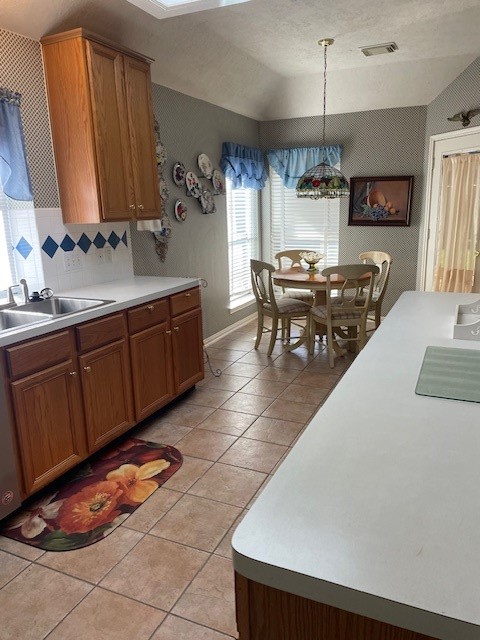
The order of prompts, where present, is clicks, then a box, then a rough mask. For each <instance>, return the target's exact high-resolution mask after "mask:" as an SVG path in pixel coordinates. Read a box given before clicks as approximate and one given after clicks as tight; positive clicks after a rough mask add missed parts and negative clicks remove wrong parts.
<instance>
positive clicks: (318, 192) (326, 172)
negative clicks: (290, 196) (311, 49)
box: [296, 38, 350, 200]
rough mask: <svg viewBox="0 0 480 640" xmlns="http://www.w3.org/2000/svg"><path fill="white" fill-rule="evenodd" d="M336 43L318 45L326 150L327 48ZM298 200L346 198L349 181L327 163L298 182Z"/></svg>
mask: <svg viewBox="0 0 480 640" xmlns="http://www.w3.org/2000/svg"><path fill="white" fill-rule="evenodd" d="M333 43H334V40H333V39H332V38H323V40H319V41H318V44H319V45H321V46H322V47H323V142H322V144H323V148H324V149H325V120H326V107H327V47H328V46H329V45H331V44H333ZM324 154H325V151H324ZM296 191H297V198H312V199H313V200H318V199H319V198H344V197H346V196H348V195H349V193H350V192H349V187H348V180H347V179H346V178H345V176H344V175H343V174H342V173H341V172H340V171H338V169H335V167H331V166H330V165H329V164H328V163H327V162H325V161H324V162H321V163H320V164H317V166H315V167H312V168H311V169H308V170H307V171H305V173H304V174H303V176H302V177H301V178H300V180H299V181H298V182H297V189H296Z"/></svg>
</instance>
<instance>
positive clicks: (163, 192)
mask: <svg viewBox="0 0 480 640" xmlns="http://www.w3.org/2000/svg"><path fill="white" fill-rule="evenodd" d="M158 187H159V189H160V198H161V199H162V200H163V202H166V201H167V200H168V198H169V197H170V191H169V190H168V187H167V183H166V182H165V178H164V177H163V176H160V178H159V180H158Z"/></svg>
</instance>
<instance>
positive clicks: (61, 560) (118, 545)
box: [38, 527, 143, 583]
mask: <svg viewBox="0 0 480 640" xmlns="http://www.w3.org/2000/svg"><path fill="white" fill-rule="evenodd" d="M142 535H143V534H142V533H139V532H138V531H133V530H132V529H124V528H123V527H117V528H116V529H115V531H113V532H112V533H111V534H110V535H108V536H107V537H106V538H104V539H103V540H100V541H99V542H97V543H95V544H91V545H90V546H88V547H84V548H83V549H76V550H75V551H65V552H63V553H58V552H55V551H47V553H46V554H45V555H43V556H42V557H41V558H40V559H39V560H38V562H39V563H40V564H43V565H45V566H46V567H49V568H50V569H56V570H57V571H61V572H62V573H68V575H70V576H74V577H75V578H80V579H81V580H87V581H88V582H95V583H97V582H100V580H101V579H102V578H103V577H104V576H105V575H106V574H107V573H108V572H109V571H110V569H112V568H113V567H114V566H115V565H116V564H117V562H119V561H120V560H121V559H122V558H123V557H124V556H126V555H127V553H128V552H129V551H130V549H132V548H133V547H134V546H135V545H136V544H137V542H138V541H139V540H141V538H142Z"/></svg>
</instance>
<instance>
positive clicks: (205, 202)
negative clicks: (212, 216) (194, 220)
mask: <svg viewBox="0 0 480 640" xmlns="http://www.w3.org/2000/svg"><path fill="white" fill-rule="evenodd" d="M199 202H200V206H201V207H202V213H215V211H216V210H217V209H216V207H215V200H214V199H213V193H212V192H211V191H210V189H203V191H202V193H201V194H200V200H199Z"/></svg>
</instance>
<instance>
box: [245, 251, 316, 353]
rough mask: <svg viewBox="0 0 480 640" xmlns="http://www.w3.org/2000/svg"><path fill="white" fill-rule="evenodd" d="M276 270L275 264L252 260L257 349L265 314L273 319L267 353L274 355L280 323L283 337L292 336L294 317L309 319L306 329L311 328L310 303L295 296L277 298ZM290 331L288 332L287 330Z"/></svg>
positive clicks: (262, 330) (251, 270) (265, 328)
mask: <svg viewBox="0 0 480 640" xmlns="http://www.w3.org/2000/svg"><path fill="white" fill-rule="evenodd" d="M274 271H275V267H274V266H273V264H269V263H268V262H261V261H260V260H250V272H251V278H252V289H253V293H254V295H255V300H256V303H257V314H258V323H257V339H256V341H255V349H258V347H259V345H260V340H261V339H262V335H263V333H264V330H266V331H268V328H267V327H265V326H264V322H265V316H268V317H270V318H271V319H272V328H271V335H270V344H269V346H268V351H267V355H268V356H270V355H272V351H273V347H274V346H275V340H276V339H277V333H278V323H279V321H281V323H282V338H283V339H289V338H290V325H291V321H292V320H293V319H298V318H305V319H306V320H307V323H306V328H305V331H306V332H307V340H308V330H309V314H310V305H309V304H308V303H306V302H303V301H302V300H296V299H294V298H286V297H283V296H282V297H281V298H278V299H277V298H276V297H275V291H274V287H273V280H272V273H273V272H274ZM287 331H288V332H287Z"/></svg>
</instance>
